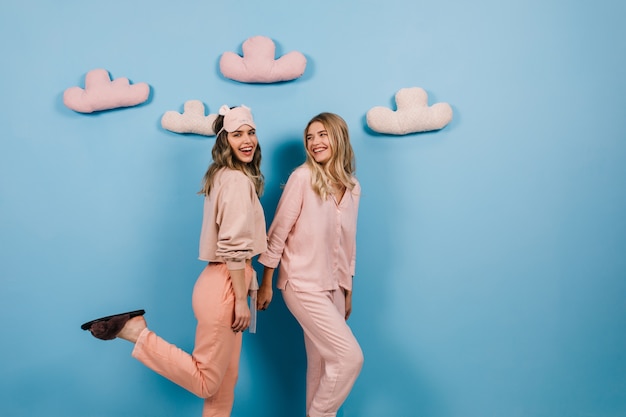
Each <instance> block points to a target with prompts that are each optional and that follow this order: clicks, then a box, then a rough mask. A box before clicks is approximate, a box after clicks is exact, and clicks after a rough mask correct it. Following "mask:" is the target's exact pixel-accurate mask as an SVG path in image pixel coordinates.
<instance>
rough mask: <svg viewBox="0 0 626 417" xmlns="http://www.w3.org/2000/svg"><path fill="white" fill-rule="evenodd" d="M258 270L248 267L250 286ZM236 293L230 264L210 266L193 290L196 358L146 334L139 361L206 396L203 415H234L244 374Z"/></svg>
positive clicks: (137, 346)
mask: <svg viewBox="0 0 626 417" xmlns="http://www.w3.org/2000/svg"><path fill="white" fill-rule="evenodd" d="M251 279H252V267H251V266H250V265H246V285H248V286H249V285H250V280H251ZM234 302H235V295H234V292H233V288H232V284H231V280H230V275H229V273H228V269H227V268H226V265H225V264H213V263H211V264H209V265H207V267H206V268H205V269H204V270H203V271H202V273H201V274H200V276H199V277H198V280H197V281H196V284H195V286H194V289H193V295H192V305H193V311H194V314H195V316H196V319H197V321H198V325H197V327H196V340H195V346H194V349H193V353H192V354H191V355H190V354H188V353H187V352H184V351H183V350H181V349H180V348H178V347H176V346H174V345H172V344H170V343H168V342H166V341H165V340H163V339H162V338H160V337H159V336H157V335H156V334H155V333H154V332H152V331H150V330H148V329H146V330H144V331H143V332H142V333H141V335H140V336H139V339H138V340H137V343H136V344H135V348H134V349H133V353H132V355H133V357H134V358H136V359H137V360H139V361H140V362H142V363H143V364H144V365H146V366H147V367H148V368H150V369H152V370H153V371H155V372H157V373H158V374H160V375H162V376H164V377H165V378H167V379H169V380H171V381H172V382H174V383H176V384H178V385H180V386H181V387H183V388H185V389H187V390H188V391H190V392H192V393H193V394H195V395H197V396H198V397H201V398H204V407H203V411H202V417H229V416H230V413H231V411H232V407H233V402H234V391H235V383H236V382H237V376H238V372H239V356H240V354H241V333H235V332H233V330H232V328H231V325H232V322H233V314H234Z"/></svg>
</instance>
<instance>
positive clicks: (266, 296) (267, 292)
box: [256, 285, 274, 310]
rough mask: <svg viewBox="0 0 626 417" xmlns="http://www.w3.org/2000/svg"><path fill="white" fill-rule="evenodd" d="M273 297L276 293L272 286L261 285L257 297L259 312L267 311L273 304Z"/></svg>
mask: <svg viewBox="0 0 626 417" xmlns="http://www.w3.org/2000/svg"><path fill="white" fill-rule="evenodd" d="M273 295H274V291H273V290H272V286H271V285H261V286H260V287H259V290H258V291H257V295H256V308H257V309H258V310H265V309H267V308H268V307H269V306H270V303H271V302H272V296H273Z"/></svg>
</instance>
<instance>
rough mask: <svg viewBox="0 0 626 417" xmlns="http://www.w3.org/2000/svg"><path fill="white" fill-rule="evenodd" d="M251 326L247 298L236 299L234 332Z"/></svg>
mask: <svg viewBox="0 0 626 417" xmlns="http://www.w3.org/2000/svg"><path fill="white" fill-rule="evenodd" d="M249 326H250V308H249V307H248V300H247V298H243V299H236V300H235V318H234V320H233V325H232V329H233V332H235V333H236V332H243V331H244V330H246V329H247V328H248V327H249Z"/></svg>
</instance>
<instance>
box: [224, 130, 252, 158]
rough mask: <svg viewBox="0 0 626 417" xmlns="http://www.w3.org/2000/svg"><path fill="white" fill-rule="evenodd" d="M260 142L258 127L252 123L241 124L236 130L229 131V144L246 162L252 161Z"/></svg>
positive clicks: (237, 156) (236, 155)
mask: <svg viewBox="0 0 626 417" xmlns="http://www.w3.org/2000/svg"><path fill="white" fill-rule="evenodd" d="M258 143H259V141H258V139H257V137H256V129H255V128H253V127H252V126H250V125H241V126H239V128H238V129H237V130H235V131H234V132H228V144H229V145H230V147H231V149H232V150H233V154H234V155H235V157H236V158H237V159H238V160H240V161H241V162H243V163H245V164H248V163H250V162H252V158H253V157H254V152H255V151H256V148H257V145H258Z"/></svg>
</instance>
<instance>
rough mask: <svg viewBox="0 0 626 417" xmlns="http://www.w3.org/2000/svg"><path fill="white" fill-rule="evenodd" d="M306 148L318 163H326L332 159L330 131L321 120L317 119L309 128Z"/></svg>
mask: <svg viewBox="0 0 626 417" xmlns="http://www.w3.org/2000/svg"><path fill="white" fill-rule="evenodd" d="M306 149H307V151H308V152H309V154H310V155H311V156H312V157H313V159H314V160H315V162H317V163H318V164H325V163H326V162H328V161H329V160H330V157H331V156H332V154H333V149H332V148H331V146H330V137H329V135H328V131H327V130H326V128H325V127H324V125H323V124H322V123H321V122H317V121H315V122H313V123H311V125H310V126H309V128H308V129H307V131H306Z"/></svg>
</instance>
